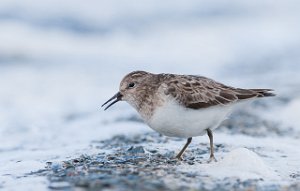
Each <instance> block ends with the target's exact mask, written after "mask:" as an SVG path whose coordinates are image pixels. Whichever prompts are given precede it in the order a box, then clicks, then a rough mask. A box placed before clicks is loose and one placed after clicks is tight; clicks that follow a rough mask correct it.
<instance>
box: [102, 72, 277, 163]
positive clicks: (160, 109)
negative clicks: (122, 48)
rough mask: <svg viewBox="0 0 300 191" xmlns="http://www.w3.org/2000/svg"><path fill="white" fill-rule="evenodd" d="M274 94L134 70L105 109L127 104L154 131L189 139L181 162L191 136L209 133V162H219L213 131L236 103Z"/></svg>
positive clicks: (180, 153) (198, 79) (123, 81)
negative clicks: (215, 153)
mask: <svg viewBox="0 0 300 191" xmlns="http://www.w3.org/2000/svg"><path fill="white" fill-rule="evenodd" d="M271 91H272V90H271V89H241V88H234V87H230V86H226V85H224V84H221V83H219V82H216V81H214V80H212V79H209V78H206V77H202V76H195V75H177V74H152V73H148V72H144V71H135V72H131V73H129V74H127V75H126V76H125V77H124V78H123V80H122V81H121V83H120V89H119V92H118V93H117V94H115V95H114V96H113V97H112V98H111V99H109V100H108V101H107V102H105V103H104V104H103V105H102V106H104V105H106V104H108V103H109V102H111V101H112V102H111V103H110V104H109V105H108V106H107V107H106V108H105V109H107V108H109V107H110V106H112V105H113V104H115V103H116V102H118V101H121V100H123V101H127V102H128V103H129V104H130V105H132V106H133V107H134V108H135V109H136V110H137V111H138V112H139V113H140V115H141V116H142V118H143V119H144V120H145V121H146V122H147V124H148V125H149V126H150V127H151V128H152V129H154V130H156V131H158V132H160V133H162V134H164V135H167V136H174V137H185V138H187V143H186V144H185V146H184V147H183V148H182V150H181V151H180V152H179V153H178V155H177V156H176V157H177V158H178V159H182V158H181V157H182V154H183V153H184V151H185V149H186V148H187V146H188V145H189V144H190V143H191V141H192V137H195V136H199V135H203V133H205V132H206V133H207V135H208V137H209V140H210V159H209V161H216V159H215V157H214V149H213V133H212V130H214V129H215V128H217V127H218V126H219V124H220V123H221V122H222V120H224V118H226V116H227V115H228V114H229V113H230V110H231V108H232V107H233V105H234V104H235V103H236V102H239V101H241V100H247V99H252V98H258V97H268V96H274V94H273V93H272V92H271ZM113 100H114V101H113Z"/></svg>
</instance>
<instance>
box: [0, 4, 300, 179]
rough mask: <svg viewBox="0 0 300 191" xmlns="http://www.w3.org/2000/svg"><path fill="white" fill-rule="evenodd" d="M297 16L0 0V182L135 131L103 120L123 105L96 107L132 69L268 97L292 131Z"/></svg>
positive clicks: (124, 112)
mask: <svg viewBox="0 0 300 191" xmlns="http://www.w3.org/2000/svg"><path fill="white" fill-rule="evenodd" d="M299 10H300V3H299V2H298V1H294V0H286V1H260V0H254V1H238V0H231V1H218V2H211V1H204V0H200V1H199V0H189V1H176V0H166V1H158V0H151V1H148V0H146V1H137V0H132V1H116V0H111V1H99V0H85V1H83V0H65V1H59V0H44V1H34V0H22V1H19V0H1V2H0V29H1V30H0V77H1V78H0V126H1V127H0V140H1V145H0V156H1V157H0V161H1V163H2V162H5V163H6V164H8V166H6V167H0V169H1V171H2V174H1V175H3V174H13V173H12V169H15V170H16V171H17V172H19V171H20V172H23V171H22V169H24V172H27V171H28V170H29V169H30V168H33V166H35V165H36V166H37V167H42V166H43V165H44V162H45V161H47V160H49V158H51V159H53V158H59V156H65V155H68V154H70V153H74V152H75V153H76V152H78V153H80V152H81V150H80V149H85V148H86V147H87V145H88V143H89V142H91V141H92V140H98V139H102V138H109V137H110V136H111V135H112V134H113V133H127V132H128V129H127V127H128V126H130V128H131V129H134V130H132V131H135V130H136V129H141V130H143V129H142V128H140V127H136V129H135V126H137V125H136V124H130V125H128V124H127V125H126V127H124V124H123V123H122V122H119V123H113V121H116V120H117V119H122V118H126V117H128V116H130V115H134V114H135V112H134V111H133V109H131V108H130V107H129V106H128V105H127V104H125V103H120V104H119V105H118V106H114V107H113V108H112V109H111V110H110V111H109V112H107V113H104V112H103V111H102V110H101V108H100V106H101V104H102V103H103V102H104V101H106V100H107V99H108V98H110V97H111V96H112V95H113V94H114V93H115V92H116V91H118V86H119V81H120V80H121V79H122V77H123V76H124V75H125V74H127V73H128V72H131V71H133V70H146V71H149V72H154V73H162V72H164V73H180V74H197V75H204V76H207V77H211V78H214V79H216V80H218V81H222V82H224V83H225V84H228V85H232V86H240V87H244V88H273V89H275V90H276V93H277V94H279V96H278V99H280V100H281V101H280V103H279V102H274V103H273V102H271V105H273V106H274V112H273V113H271V114H269V116H268V117H270V118H272V117H273V118H274V116H276V119H274V120H277V121H280V122H281V123H286V124H288V125H289V126H291V127H292V128H297V127H298V128H299V126H297V125H295V124H299V123H300V122H299V119H298V114H297V112H299V111H300V109H299V107H300V75H299V72H300V35H299V34H300V22H299V20H300V11H299ZM282 100H284V101H282ZM276 104H277V105H279V106H277V105H276ZM119 121H122V120H119ZM145 128H146V127H145ZM112 130H113V132H112ZM129 131H130V130H129ZM20 158H22V161H25V163H21V164H20V165H19V166H18V167H15V165H16V164H15V163H16V161H18V160H21V159H20ZM26 161H27V163H26ZM32 161H35V162H32ZM10 164H11V165H10ZM28 166H30V168H28ZM12 167H13V168H12ZM0 183H1V181H0Z"/></svg>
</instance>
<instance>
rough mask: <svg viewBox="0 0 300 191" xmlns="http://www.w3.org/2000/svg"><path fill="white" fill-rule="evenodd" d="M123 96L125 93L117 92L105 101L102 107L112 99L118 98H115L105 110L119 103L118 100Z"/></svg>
mask: <svg viewBox="0 0 300 191" xmlns="http://www.w3.org/2000/svg"><path fill="white" fill-rule="evenodd" d="M122 97H123V95H122V94H121V93H120V92H118V93H116V94H115V95H114V96H113V97H112V98H110V99H109V100H107V102H105V103H104V104H103V105H102V106H101V107H103V106H105V105H106V104H108V103H109V102H110V101H112V100H113V99H116V100H114V101H113V102H111V103H110V104H109V105H108V106H107V107H106V108H105V109H104V110H107V109H108V108H109V107H110V106H112V105H114V104H115V103H117V102H118V101H121V100H122Z"/></svg>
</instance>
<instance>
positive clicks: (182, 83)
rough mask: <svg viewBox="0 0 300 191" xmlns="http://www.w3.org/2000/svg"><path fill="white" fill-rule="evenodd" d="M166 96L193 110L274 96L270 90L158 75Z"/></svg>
mask: <svg viewBox="0 0 300 191" xmlns="http://www.w3.org/2000/svg"><path fill="white" fill-rule="evenodd" d="M158 77H159V78H160V79H161V80H160V81H161V82H162V84H161V87H160V88H162V89H163V92H164V93H165V94H166V95H171V96H172V97H174V98H175V99H176V100H177V101H178V103H180V104H182V105H184V106H185V107H187V108H191V109H200V108H207V107H211V106H215V105H227V104H230V103H234V102H237V101H239V100H245V99H250V98H255V97H267V96H274V95H275V94H273V93H271V92H270V91H272V90H270V89H240V88H234V87H230V86H226V85H224V84H221V83H219V82H216V81H214V80H212V79H209V78H206V77H202V76H194V75H175V74H158Z"/></svg>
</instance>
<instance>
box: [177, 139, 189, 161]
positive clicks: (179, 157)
mask: <svg viewBox="0 0 300 191" xmlns="http://www.w3.org/2000/svg"><path fill="white" fill-rule="evenodd" d="M191 142H192V137H189V138H188V139H187V141H186V143H185V145H184V147H183V148H182V149H181V151H180V152H179V153H178V155H177V156H176V158H177V159H178V160H182V157H181V156H182V154H183V153H184V151H185V149H186V148H187V147H188V146H189V144H190V143H191Z"/></svg>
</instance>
